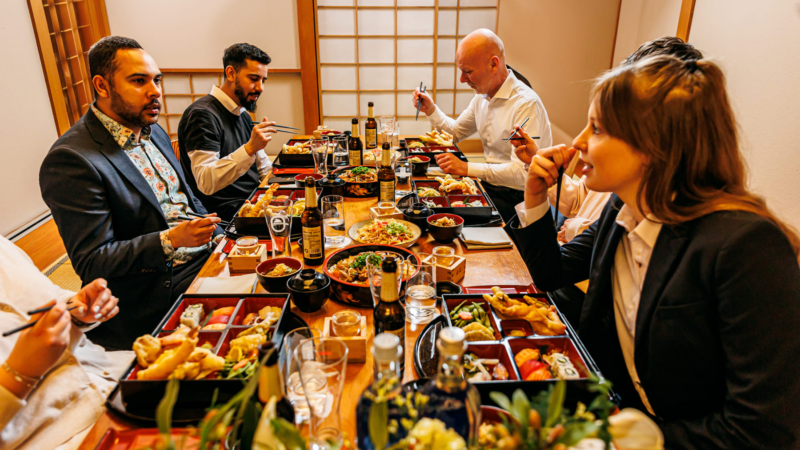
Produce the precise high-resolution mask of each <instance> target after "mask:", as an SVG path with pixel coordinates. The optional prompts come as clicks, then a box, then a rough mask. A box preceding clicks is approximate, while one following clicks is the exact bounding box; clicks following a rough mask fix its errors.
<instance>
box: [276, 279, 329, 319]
mask: <svg viewBox="0 0 800 450" xmlns="http://www.w3.org/2000/svg"><path fill="white" fill-rule="evenodd" d="M286 288H287V289H288V290H289V293H290V294H292V302H294V306H297V308H298V309H299V310H300V311H303V312H304V313H313V312H317V311H319V310H320V308H322V305H324V304H325V302H326V301H328V295H329V294H330V292H331V279H330V277H328V276H327V275H326V274H324V273H319V272H317V271H316V270H314V269H303V270H301V271H300V272H298V273H296V274H294V276H293V277H291V278H289V281H287V282H286Z"/></svg>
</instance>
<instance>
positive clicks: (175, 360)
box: [136, 337, 198, 380]
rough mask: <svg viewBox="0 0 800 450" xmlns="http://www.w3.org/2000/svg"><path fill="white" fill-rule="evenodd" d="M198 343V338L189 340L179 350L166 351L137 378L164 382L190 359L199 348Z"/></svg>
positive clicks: (139, 373)
mask: <svg viewBox="0 0 800 450" xmlns="http://www.w3.org/2000/svg"><path fill="white" fill-rule="evenodd" d="M197 341H198V339H197V337H193V338H187V339H186V340H184V341H183V342H182V343H181V345H180V346H178V347H177V348H174V349H172V350H167V351H165V352H164V353H162V354H161V356H159V357H158V359H157V360H156V362H154V363H153V364H151V365H150V367H148V368H147V369H145V370H140V371H139V372H138V373H137V374H136V378H137V379H139V380H163V379H165V378H167V377H168V376H169V374H171V373H172V371H173V370H175V369H176V368H177V367H178V366H179V365H180V364H182V363H184V362H185V361H186V359H188V358H189V356H190V355H191V354H192V352H193V351H194V349H195V347H196V346H197Z"/></svg>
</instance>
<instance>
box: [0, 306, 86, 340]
mask: <svg viewBox="0 0 800 450" xmlns="http://www.w3.org/2000/svg"><path fill="white" fill-rule="evenodd" d="M70 302H71V300H70ZM70 302H67V304H69V303H70ZM53 306H55V305H50V306H46V307H44V308H39V309H34V310H33V311H29V312H28V314H31V313H33V314H38V313H40V312H46V311H50V310H51V309H52V308H53ZM77 307H78V306H73V307H72V308H67V311H72V310H73V309H75V308H77ZM39 320H41V319H37V320H34V321H33V322H30V323H26V324H25V325H22V326H21V327H17V328H14V329H12V330H8V331H6V332H4V333H3V337H8V336H11V335H12V334H17V333H19V332H20V331H22V330H27V329H28V328H30V327H32V326H34V325H36V324H37V323H39Z"/></svg>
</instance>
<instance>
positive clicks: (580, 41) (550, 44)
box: [498, 0, 617, 144]
mask: <svg viewBox="0 0 800 450" xmlns="http://www.w3.org/2000/svg"><path fill="white" fill-rule="evenodd" d="M588 3H591V7H587V4H588ZM616 21H617V0H592V1H591V2H587V1H585V0H560V1H552V0H502V1H501V2H500V25H499V26H498V30H499V34H498V35H499V36H500V38H501V39H502V40H503V43H504V44H505V49H506V61H507V62H508V64H509V65H511V66H512V67H514V68H515V69H517V70H518V71H519V72H520V73H522V74H523V75H525V77H526V78H528V80H529V81H530V82H531V85H532V86H533V89H534V90H535V91H536V93H537V94H539V96H540V97H541V99H542V102H543V103H544V106H545V108H546V109H547V115H548V117H549V118H550V125H551V127H552V130H553V143H558V144H560V143H571V142H572V137H574V136H576V135H577V134H578V133H579V132H580V130H582V129H583V127H584V126H585V125H586V113H587V111H588V110H589V90H590V89H591V81H592V79H593V78H594V77H596V76H597V75H599V74H600V73H602V72H603V71H604V70H607V69H609V67H610V64H611V52H612V51H613V49H614V30H615V28H616Z"/></svg>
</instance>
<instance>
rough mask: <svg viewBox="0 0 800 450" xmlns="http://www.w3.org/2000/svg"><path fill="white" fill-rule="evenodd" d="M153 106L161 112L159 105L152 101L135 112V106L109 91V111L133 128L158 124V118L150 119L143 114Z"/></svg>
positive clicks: (114, 92)
mask: <svg viewBox="0 0 800 450" xmlns="http://www.w3.org/2000/svg"><path fill="white" fill-rule="evenodd" d="M154 106H156V107H158V109H159V111H160V110H161V104H160V103H159V102H158V101H157V100H154V101H152V102H150V103H149V104H148V105H147V106H145V107H144V108H142V109H138V110H137V108H136V107H135V106H133V105H132V104H130V103H128V102H127V101H125V99H123V98H122V96H120V95H119V94H117V93H116V91H114V90H113V89H111V110H112V111H114V113H115V114H116V115H118V116H119V117H121V118H122V119H123V120H125V121H126V122H128V123H129V124H131V125H133V126H135V127H139V128H144V127H149V126H150V125H153V124H154V123H156V122H158V116H156V117H155V118H151V117H150V116H149V115H147V114H145V112H144V110H146V109H150V108H152V107H154Z"/></svg>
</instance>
